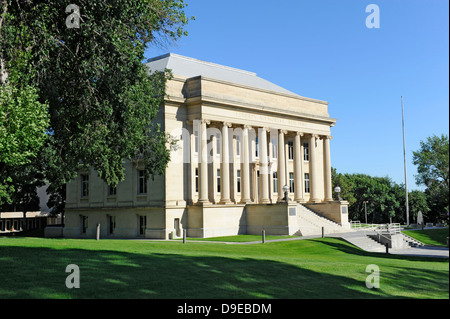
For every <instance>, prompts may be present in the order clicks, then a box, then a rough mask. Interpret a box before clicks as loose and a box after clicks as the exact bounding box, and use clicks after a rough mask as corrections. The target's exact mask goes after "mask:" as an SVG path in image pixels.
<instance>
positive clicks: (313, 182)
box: [309, 134, 320, 203]
mask: <svg viewBox="0 0 450 319" xmlns="http://www.w3.org/2000/svg"><path fill="white" fill-rule="evenodd" d="M316 139H317V135H315V134H311V137H310V139H309V150H310V152H309V153H310V154H309V163H310V171H309V180H310V201H312V202H314V203H319V202H320V198H318V197H317V194H318V186H319V182H318V180H317V163H316V162H317V151H316Z"/></svg>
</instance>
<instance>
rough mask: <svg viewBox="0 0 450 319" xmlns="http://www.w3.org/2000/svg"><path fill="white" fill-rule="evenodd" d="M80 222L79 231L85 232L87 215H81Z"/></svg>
mask: <svg viewBox="0 0 450 319" xmlns="http://www.w3.org/2000/svg"><path fill="white" fill-rule="evenodd" d="M80 223H81V233H82V234H86V230H87V228H88V217H87V216H83V215H81V216H80Z"/></svg>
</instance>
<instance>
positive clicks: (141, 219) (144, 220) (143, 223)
mask: <svg viewBox="0 0 450 319" xmlns="http://www.w3.org/2000/svg"><path fill="white" fill-rule="evenodd" d="M145 228H147V216H139V235H142V236H144V235H145Z"/></svg>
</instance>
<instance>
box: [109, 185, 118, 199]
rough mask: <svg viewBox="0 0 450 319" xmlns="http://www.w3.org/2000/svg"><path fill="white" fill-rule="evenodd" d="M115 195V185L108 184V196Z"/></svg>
mask: <svg viewBox="0 0 450 319" xmlns="http://www.w3.org/2000/svg"><path fill="white" fill-rule="evenodd" d="M116 195H117V187H113V186H111V185H108V196H116Z"/></svg>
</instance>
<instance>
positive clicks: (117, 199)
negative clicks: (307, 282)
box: [64, 54, 348, 238]
mask: <svg viewBox="0 0 450 319" xmlns="http://www.w3.org/2000/svg"><path fill="white" fill-rule="evenodd" d="M147 65H148V66H149V68H150V70H164V69H165V68H168V69H171V70H172V72H173V74H174V77H173V79H172V80H170V81H169V82H168V84H167V91H166V93H167V98H166V99H165V102H164V104H163V105H162V106H161V108H160V111H159V113H158V116H157V119H156V121H158V122H159V123H160V124H161V127H162V128H163V129H164V130H165V131H166V132H167V133H169V134H170V135H171V136H172V137H173V138H174V139H175V140H177V141H178V142H177V145H176V146H175V147H173V148H172V150H171V161H170V163H169V165H168V167H167V169H166V173H165V175H164V176H157V177H155V179H154V180H151V179H146V178H145V174H144V172H143V170H142V169H143V167H142V166H141V163H139V161H133V160H129V161H126V162H125V163H124V167H125V172H126V178H125V180H124V181H123V182H121V183H119V185H118V187H117V188H111V187H109V186H108V185H106V184H105V183H104V182H103V181H102V180H101V179H100V178H99V177H98V176H97V175H96V173H95V172H94V171H89V172H80V174H79V176H78V177H77V178H76V179H75V180H73V181H71V182H70V183H68V185H67V200H66V214H65V228H64V236H66V237H93V236H95V233H96V230H97V225H100V230H101V236H102V237H107V238H108V237H109V238H116V237H117V238H120V237H144V238H169V237H177V236H182V230H183V229H186V230H187V235H188V236H197V237H211V236H222V235H235V234H241V233H250V234H251V233H254V234H259V233H260V232H261V230H262V229H265V230H266V233H268V234H285V235H292V234H303V235H304V234H307V233H311V232H317V231H319V230H318V229H319V228H320V227H326V228H327V229H328V230H330V231H340V230H341V229H346V228H347V227H348V219H347V214H346V209H347V206H346V202H343V201H335V200H333V197H332V186H331V159H330V158H331V154H330V141H331V133H330V128H331V127H333V126H334V125H335V123H336V119H333V118H331V117H330V116H329V114H328V103H327V102H324V101H320V100H316V99H311V98H306V97H302V96H299V95H297V94H295V93H292V92H290V91H288V90H285V89H283V88H281V87H279V86H277V85H275V84H273V83H270V82H268V81H266V80H264V79H262V78H260V77H258V76H257V75H256V74H255V73H251V72H247V71H243V70H239V69H235V68H230V67H226V66H222V65H218V64H214V63H209V62H205V61H200V60H196V59H192V58H188V57H184V56H180V55H176V54H166V55H163V56H159V57H156V58H153V59H150V60H149V61H148V63H147ZM285 189H286V190H287V193H288V194H287V195H288V201H286V198H285ZM307 207H308V208H309V209H308V208H307ZM323 217H326V218H323ZM332 221H334V222H332ZM323 225H326V226H323Z"/></svg>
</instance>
